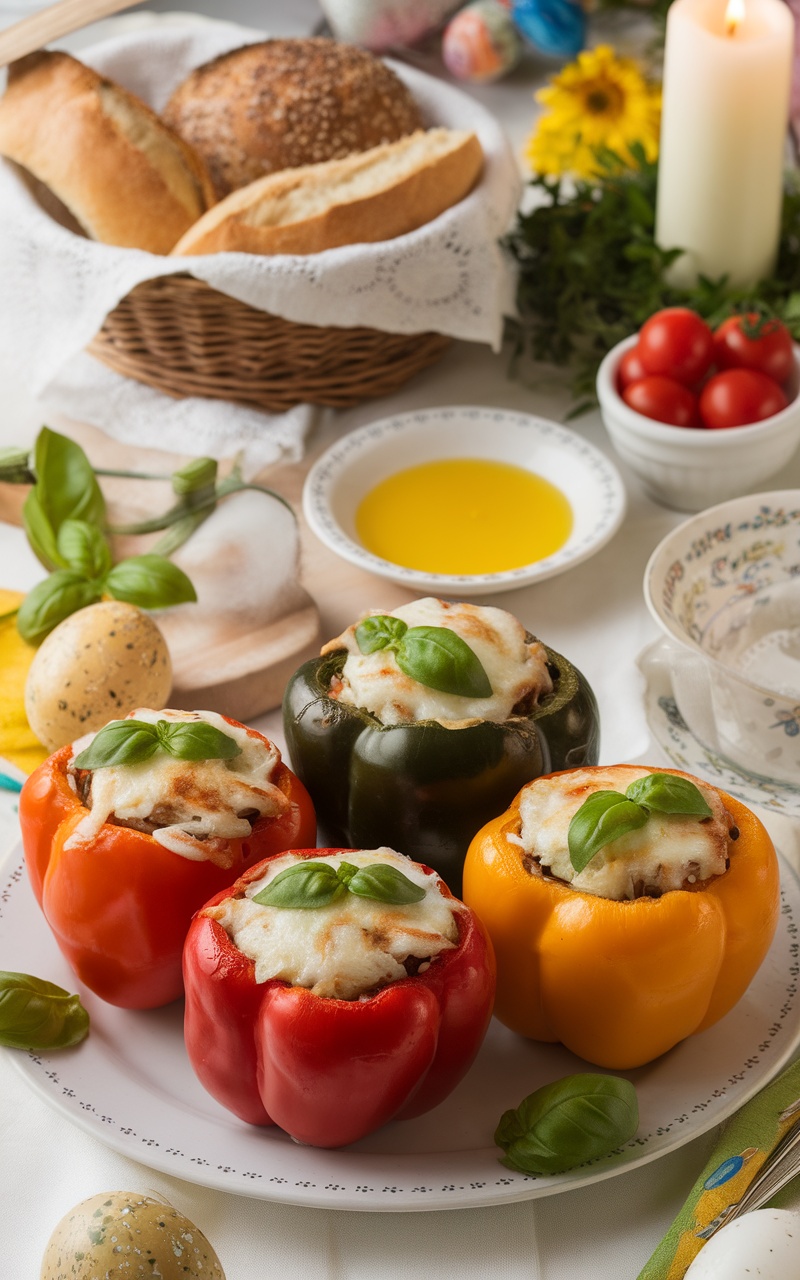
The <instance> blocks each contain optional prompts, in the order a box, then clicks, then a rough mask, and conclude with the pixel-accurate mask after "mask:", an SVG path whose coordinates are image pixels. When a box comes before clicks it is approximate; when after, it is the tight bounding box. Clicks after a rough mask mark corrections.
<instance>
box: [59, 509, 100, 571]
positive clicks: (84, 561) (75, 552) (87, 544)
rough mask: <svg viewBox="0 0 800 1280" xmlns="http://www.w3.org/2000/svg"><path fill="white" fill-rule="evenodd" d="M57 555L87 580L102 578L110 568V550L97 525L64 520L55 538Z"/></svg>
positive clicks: (83, 521)
mask: <svg viewBox="0 0 800 1280" xmlns="http://www.w3.org/2000/svg"><path fill="white" fill-rule="evenodd" d="M56 544H57V546H58V553H59V555H60V556H61V557H62V558H63V559H64V560H65V561H66V563H67V565H68V566H69V568H70V569H75V570H76V571H77V572H78V573H82V574H83V575H84V576H85V577H87V578H103V577H105V575H106V574H107V573H108V571H109V569H110V568H111V549H110V547H109V545H108V543H107V542H106V539H105V537H104V536H103V533H102V531H101V530H100V529H98V528H97V525H94V524H89V523H88V521H86V520H65V521H64V523H63V524H62V526H61V528H60V529H59V531H58V535H57V537H56Z"/></svg>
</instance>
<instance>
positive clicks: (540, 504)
mask: <svg viewBox="0 0 800 1280" xmlns="http://www.w3.org/2000/svg"><path fill="white" fill-rule="evenodd" d="M303 512H304V514H305V517H306V520H307V522H308V524H309V526H310V528H311V529H312V530H313V532H314V533H315V534H316V535H317V537H318V538H320V540H321V541H322V542H324V543H325V544H326V545H327V546H328V547H330V548H331V550H333V551H335V552H336V553H337V554H338V555H340V556H342V557H343V559H345V560H349V561H350V562H351V563H353V564H355V565H358V566H359V567H360V568H362V569H367V570H369V571H371V572H372V573H375V574H377V575H379V576H380V577H382V578H388V579H389V580H390V581H392V582H397V583H400V584H401V585H402V586H405V587H408V588H409V589H410V590H412V591H420V592H425V593H428V594H435V595H441V596H448V595H449V596H460V595H489V594H491V593H493V592H499V591H509V590H513V589H514V588H515V587H524V586H528V585H529V584H530V583H532V582H536V581H538V580H539V579H542V578H549V577H552V576H553V575H555V574H557V573H562V572H563V571H564V570H565V569H569V568H572V566H573V565H575V564H578V563H579V562H580V561H581V560H586V559H587V558H588V557H589V556H591V555H593V554H594V553H595V552H596V551H599V550H600V548H601V547H602V546H604V545H605V543H607V542H608V541H609V539H610V538H612V537H613V535H614V534H615V533H616V531H617V529H618V528H619V526H620V524H621V523H622V519H623V517H624V514H625V488H624V485H623V483H622V479H621V477H620V475H619V472H618V471H617V470H616V468H615V467H614V465H613V464H612V463H611V462H610V461H609V460H608V458H606V457H605V455H604V454H602V453H601V452H600V451H599V450H598V449H595V448H594V446H593V445H590V444H589V443H587V441H586V440H584V439H583V438H582V437H581V436H580V435H578V434H577V432H574V431H570V430H569V429H568V428H567V427H562V426H561V425H560V424H559V423H556V422H551V421H549V420H547V419H545V418H537V417H534V416H532V415H531V414H527V413H514V412H509V411H508V410H503V409H491V408H482V407H476V406H470V405H455V406H450V407H447V408H436V409H422V410H415V411H413V412H411V413H404V414H399V415H397V416H396V417H392V418H383V419H381V420H380V421H379V422H373V423H370V425H369V426H366V427H362V428H361V429H360V430H358V431H353V432H351V433H350V434H349V435H346V436H343V437H342V438H341V439H340V440H338V441H337V442H336V444H334V445H333V446H332V447H331V448H330V449H328V450H327V451H326V452H325V453H324V454H323V455H322V456H321V457H320V458H319V459H318V460H317V462H316V463H315V464H314V466H313V467H312V468H311V470H310V472H309V474H308V477H307V479H306V483H305V486H304V489H303Z"/></svg>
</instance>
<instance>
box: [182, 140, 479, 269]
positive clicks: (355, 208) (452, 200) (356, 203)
mask: <svg viewBox="0 0 800 1280" xmlns="http://www.w3.org/2000/svg"><path fill="white" fill-rule="evenodd" d="M482 166H483V152H482V150H481V145H480V142H479V141H478V139H477V138H476V136H475V134H474V133H462V132H460V131H458V130H454V129H429V130H428V131H427V133H426V132H424V131H422V130H420V131H419V132H417V133H413V134H410V135H409V136H408V137H407V138H401V139H400V141H399V142H391V143H386V144H385V145H384V146H380V147H373V148H372V149H371V150H370V151H364V152H361V153H359V154H357V155H352V156H347V157H346V158H345V159H344V160H328V161H327V162H325V163H324V164H313V165H305V166H304V167H303V168H300V169H288V170H285V171H284V172H283V173H273V174H270V175H268V176H267V177H266V178H260V179H259V180H258V181H257V182H252V183H250V185H249V186H248V187H243V188H242V190H241V191H234V192H232V194H231V195H229V196H226V198H225V199H224V200H221V201H220V202H219V204H217V205H215V206H214V208H213V209H210V210H209V212H208V213H206V214H205V215H204V216H203V217H202V218H201V219H200V220H199V222H197V223H196V224H195V226H193V227H191V228H190V229H189V230H188V231H187V232H186V235H185V236H183V237H182V238H181V240H179V241H178V243H177V244H176V246H175V248H174V250H173V253H176V254H192V253H219V252H222V251H224V250H232V251H240V252H243V253H300V254H306V253H319V252H320V251H321V250H323V249H334V248H336V247H337V245H344V244H360V243H368V242H374V241H376V240H391V239H393V237H394V236H399V235H404V234H405V233H406V232H407V231H413V230H414V229H415V228H416V227H421V226H424V224H425V223H426V222H430V221H431V219H432V218H436V217H438V215H439V214H440V213H443V212H444V210H445V209H449V208H450V206H451V205H453V204H456V203H457V201H459V200H461V199H463V197H464V196H465V195H467V193H468V192H469V191H470V190H471V188H472V187H473V185H474V184H475V181H476V179H477V177H478V175H479V173H480V171H481V168H482Z"/></svg>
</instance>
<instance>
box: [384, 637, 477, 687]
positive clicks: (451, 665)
mask: <svg viewBox="0 0 800 1280" xmlns="http://www.w3.org/2000/svg"><path fill="white" fill-rule="evenodd" d="M395 656H396V658H397V665H398V667H399V668H400V670H401V671H402V672H403V673H404V674H405V675H407V676H410V677H411V679H412V680H416V681H417V683H418V684H423V685H425V687H426V688H427V689H437V690H438V691H439V692H440V693H454V694H456V695H458V696H459V697H461V698H490V697H491V696H492V686H491V684H490V683H489V677H488V676H487V674H486V672H485V671H484V669H483V666H482V665H481V662H480V659H479V658H478V656H477V654H475V653H474V652H473V651H472V649H470V647H469V645H468V644H467V642H466V641H465V640H462V639H461V636H459V635H457V634H456V632H455V631H451V630H450V629H449V628H448V627H411V628H410V629H409V630H408V631H407V632H406V633H405V635H404V636H403V638H402V640H401V642H400V644H399V646H398V647H397V649H396V651H395Z"/></svg>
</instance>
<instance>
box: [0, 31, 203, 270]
mask: <svg viewBox="0 0 800 1280" xmlns="http://www.w3.org/2000/svg"><path fill="white" fill-rule="evenodd" d="M0 155H4V156H6V157H7V158H8V159H9V160H14V161H16V163H17V164H20V165H22V166H23V167H24V168H25V169H27V170H28V171H29V172H30V173H32V174H33V175H34V176H35V177H36V178H38V179H39V181H40V182H43V183H44V184H45V186H46V187H47V188H48V189H49V190H50V191H51V192H53V194H54V195H56V196H57V197H58V199H59V200H60V201H61V202H62V204H64V205H66V207H67V209H69V211H70V213H71V214H72V215H73V216H74V217H75V218H76V219H77V221H78V223H79V224H80V226H81V227H82V228H83V229H84V230H85V231H86V233H87V235H89V236H90V237H91V238H92V239H94V240H100V241H103V242H104V243H106V244H114V245H120V246H125V247H128V248H137V249H146V250H149V251H150V252H151V253H168V252H169V250H170V249H171V248H172V246H173V245H174V244H175V242H176V241H177V240H178V239H179V238H180V236H182V235H183V233H184V231H186V230H187V228H188V227H190V226H191V225H192V224H193V223H194V222H196V221H197V219H198V218H199V217H200V216H201V214H203V213H204V212H205V210H206V209H207V208H208V207H209V206H210V205H211V204H213V203H214V198H215V197H214V190H213V187H212V184H211V179H210V178H209V176H208V173H207V172H206V169H205V165H204V164H203V162H202V161H201V160H200V158H199V157H198V156H197V155H196V154H195V153H194V151H193V150H192V148H191V147H190V146H189V145H188V144H187V143H185V142H184V141H183V140H182V139H181V138H179V137H178V136H177V134H175V133H173V132H172V130H171V129H169V128H168V127H167V126H166V125H165V124H164V123H163V121H162V120H160V119H159V117H158V116H157V115H156V114H155V112H154V111H151V110H150V108H149V107H148V106H147V105H146V104H145V103H144V102H142V101H140V99H139V98H137V97H135V96H134V95H133V94H132V93H128V92H127V90H126V89H123V88H122V87H121V86H120V85H117V84H115V83H114V82H113V81H111V80H107V79H105V78H104V77H103V76H100V75H98V74H97V72H95V71H93V70H92V69H91V68H90V67H87V66H84V64H83V63H81V62H79V61H78V60H77V59H76V58H72V57H70V55H69V54H67V53H49V52H41V53H33V54H30V55H29V56H28V57H27V58H21V59H20V60H19V61H18V62H15V63H13V64H12V65H11V67H10V68H9V75H8V87H7V89H6V91H5V93H4V94H3V96H2V98H0Z"/></svg>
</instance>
